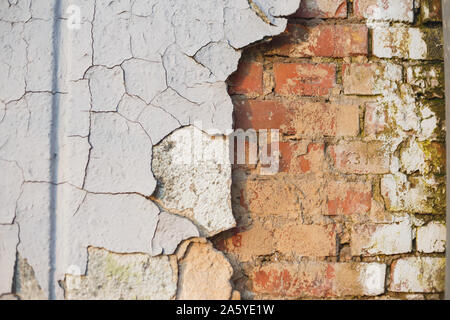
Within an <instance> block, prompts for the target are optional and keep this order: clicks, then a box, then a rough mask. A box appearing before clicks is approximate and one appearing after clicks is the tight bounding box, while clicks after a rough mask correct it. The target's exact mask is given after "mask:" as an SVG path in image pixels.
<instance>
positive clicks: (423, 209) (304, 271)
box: [214, 0, 445, 299]
mask: <svg viewBox="0 0 450 320" xmlns="http://www.w3.org/2000/svg"><path fill="white" fill-rule="evenodd" d="M414 2H415V3H419V2H420V4H421V6H420V8H418V7H417V6H416V7H414ZM440 16H441V13H440V1H431V0H422V1H413V0H401V1H400V0H399V1H397V0H396V1H393V0H392V1H391V0H389V1H378V0H354V1H337V0H303V1H302V5H301V7H300V9H299V10H298V11H297V13H296V14H294V15H293V16H292V17H291V18H290V20H289V22H288V26H287V29H286V31H285V32H284V33H283V34H281V35H279V36H277V37H274V38H273V39H272V40H271V41H270V42H268V43H262V44H260V45H258V46H255V47H253V48H251V49H249V50H247V51H246V52H244V55H243V58H242V61H241V67H240V68H239V70H238V71H237V73H236V75H235V76H233V77H232V78H231V79H230V81H229V84H230V89H229V92H230V93H231V94H232V97H233V101H234V106H235V112H234V120H235V128H236V129H238V128H241V129H244V130H247V129H252V128H253V129H256V130H259V129H279V130H280V136H279V137H280V142H279V151H280V162H279V170H278V172H277V173H276V174H274V175H261V174H260V173H261V171H260V169H261V164H257V165H244V166H242V165H236V166H235V169H234V172H233V186H232V204H233V211H234V215H235V217H236V220H237V227H236V228H235V229H233V230H232V231H229V232H225V233H224V234H222V235H219V236H218V237H216V238H215V239H214V241H215V243H216V245H217V247H218V248H219V249H220V250H222V251H223V252H225V254H226V255H227V257H228V258H229V260H230V261H231V263H232V264H233V267H234V271H235V274H234V277H233V279H234V286H235V288H236V289H238V290H239V291H240V292H241V294H242V297H243V298H250V299H252V298H256V299H258V298H281V299H286V298H289V299H292V298H293V299H296V298H300V299H301V298H321V299H329V298H376V299H391V298H394V299H413V298H420V299H435V298H439V297H442V291H443V278H442V274H443V271H442V270H443V269H442V268H443V258H444V253H443V252H444V250H445V224H444V222H443V221H444V220H445V219H444V217H443V215H444V213H445V197H444V196H445V191H444V189H445V186H444V184H443V176H444V175H445V166H444V163H445V148H444V145H445V141H444V140H443V138H442V137H443V134H442V133H443V126H442V123H443V110H444V100H443V98H444V95H443V62H442V60H441V59H442V46H441V44H442V39H441V33H442V30H441V29H442V28H441V26H440V25H439V21H440V20H441V18H440ZM373 22H381V24H378V23H373ZM383 22H384V24H383ZM391 22H392V25H393V27H386V26H389V25H390V23H391ZM380 26H381V27H380ZM403 40H404V41H403ZM380 58H382V59H380ZM399 58H400V59H399ZM414 241H415V242H414ZM430 254H431V255H432V257H428V256H429V255H430ZM424 255H425V257H423V256H424ZM426 255H428V256H426ZM421 270H422V271H423V272H424V273H425V275H426V278H424V277H422V275H421V272H422V271H421ZM388 271H389V272H388ZM412 292H414V293H415V295H410V294H409V293H412Z"/></svg>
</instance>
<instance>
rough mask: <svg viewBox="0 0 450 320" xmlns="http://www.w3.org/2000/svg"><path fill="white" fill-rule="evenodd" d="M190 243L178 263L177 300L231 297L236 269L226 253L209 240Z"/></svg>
mask: <svg viewBox="0 0 450 320" xmlns="http://www.w3.org/2000/svg"><path fill="white" fill-rule="evenodd" d="M187 242H188V244H187V248H186V251H185V252H184V253H181V256H180V258H179V262H178V263H179V266H178V268H179V280H178V292H177V300H228V299H230V297H231V294H232V287H231V283H230V278H231V276H232V274H233V268H232V267H231V265H230V263H229V262H228V260H227V259H226V258H225V256H224V255H223V253H221V252H219V251H217V250H215V249H214V248H213V246H212V244H211V243H210V242H207V241H206V240H204V241H199V242H197V241H192V242H190V241H187ZM182 246H183V245H182ZM185 246H186V244H185ZM180 249H182V248H180ZM206 261H207V263H205V262H206Z"/></svg>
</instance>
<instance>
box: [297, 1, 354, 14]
mask: <svg viewBox="0 0 450 320" xmlns="http://www.w3.org/2000/svg"><path fill="white" fill-rule="evenodd" d="M294 17H297V18H347V1H346V0H302V2H301V4H300V8H299V9H298V11H297V12H296V13H295V14H294Z"/></svg>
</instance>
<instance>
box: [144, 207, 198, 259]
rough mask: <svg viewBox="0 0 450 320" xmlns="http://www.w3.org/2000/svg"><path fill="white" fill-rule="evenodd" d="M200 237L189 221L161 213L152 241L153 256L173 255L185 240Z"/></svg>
mask: <svg viewBox="0 0 450 320" xmlns="http://www.w3.org/2000/svg"><path fill="white" fill-rule="evenodd" d="M198 236H199V232H198V230H197V228H196V227H195V225H194V224H193V223H192V222H191V221H190V220H189V219H186V218H183V217H179V216H177V215H174V214H170V213H167V212H161V213H160V214H159V220H158V226H157V227H156V231H155V236H154V238H153V240H152V254H153V255H159V254H166V255H167V254H173V253H174V252H175V250H176V249H177V247H178V245H179V244H180V243H181V242H182V241H183V240H186V239H189V238H195V237H198Z"/></svg>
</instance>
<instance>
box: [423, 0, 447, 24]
mask: <svg viewBox="0 0 450 320" xmlns="http://www.w3.org/2000/svg"><path fill="white" fill-rule="evenodd" d="M441 1H442V0H421V8H420V13H421V16H422V21H423V22H429V21H433V22H437V21H442V5H441Z"/></svg>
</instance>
